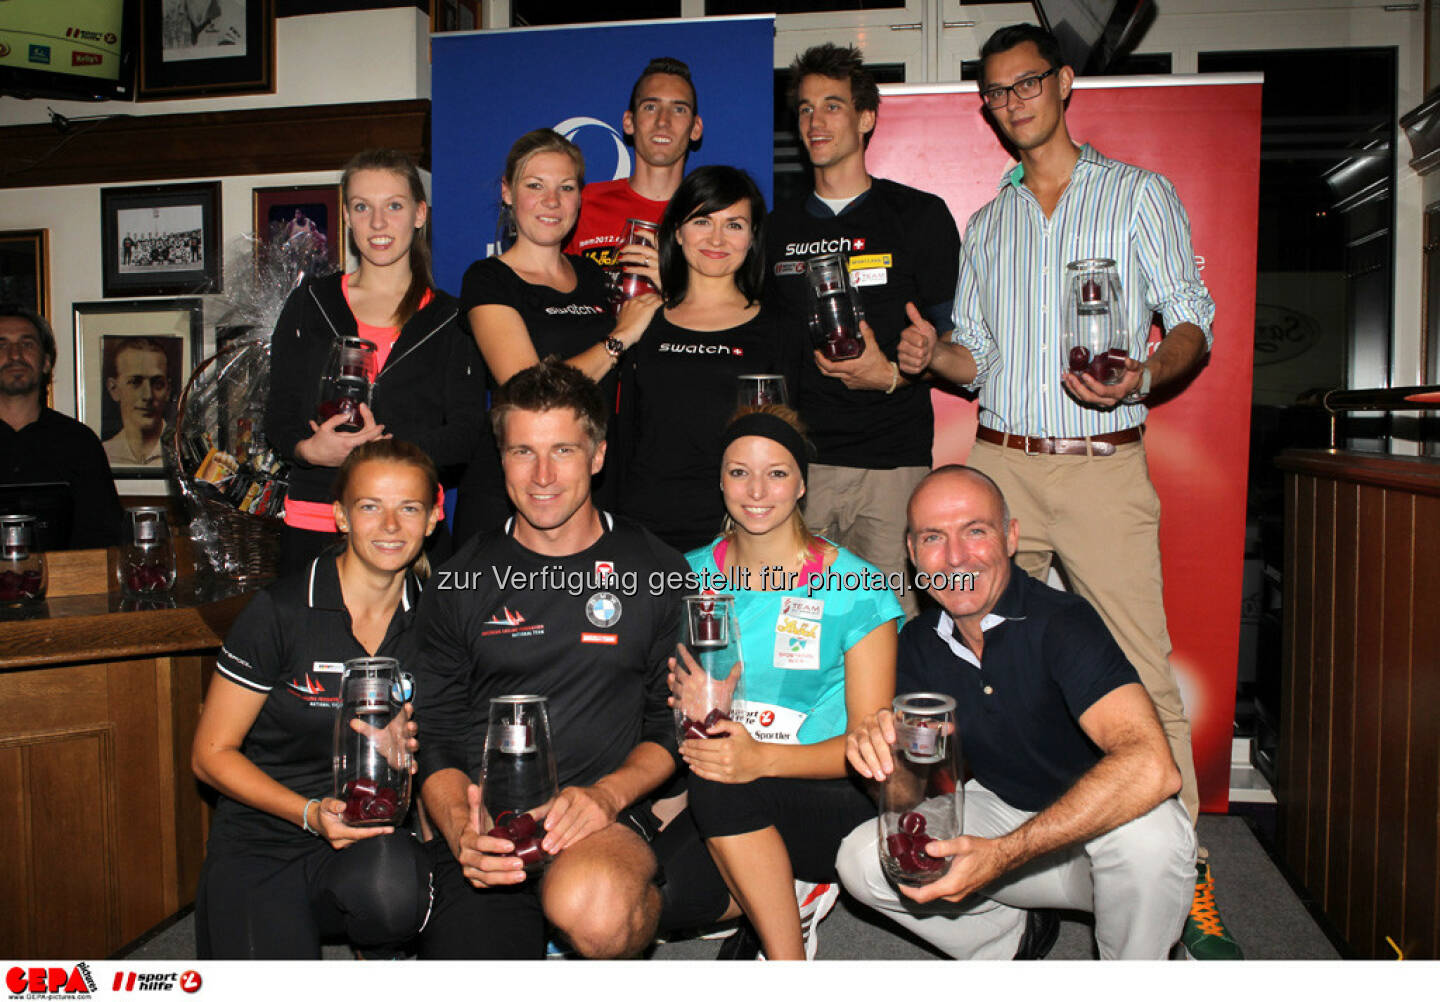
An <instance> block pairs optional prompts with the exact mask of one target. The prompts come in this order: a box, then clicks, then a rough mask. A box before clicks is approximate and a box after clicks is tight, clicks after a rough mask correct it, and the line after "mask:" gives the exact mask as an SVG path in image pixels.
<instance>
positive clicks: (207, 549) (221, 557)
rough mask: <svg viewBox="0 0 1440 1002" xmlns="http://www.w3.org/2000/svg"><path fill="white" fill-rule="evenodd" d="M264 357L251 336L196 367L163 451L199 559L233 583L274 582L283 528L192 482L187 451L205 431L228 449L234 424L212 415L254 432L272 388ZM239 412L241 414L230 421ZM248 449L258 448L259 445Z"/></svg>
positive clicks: (261, 344)
mask: <svg viewBox="0 0 1440 1002" xmlns="http://www.w3.org/2000/svg"><path fill="white" fill-rule="evenodd" d="M261 355H263V358H261V357H260V356H261ZM269 356H270V351H269V340H268V338H266V337H264V336H261V335H256V334H252V335H242V336H240V337H237V338H235V339H234V340H231V341H230V342H229V343H228V344H227V345H226V346H225V347H224V348H222V349H221V350H220V351H218V352H216V353H215V354H214V355H211V356H210V357H209V358H207V359H205V360H204V361H203V362H201V363H200V365H199V366H197V367H196V369H195V371H194V372H193V373H192V374H191V376H190V379H189V380H188V381H187V382H186V383H185V388H184V390H183V391H182V392H181V394H180V401H179V404H178V406H177V408H176V418H175V431H174V434H173V436H172V437H171V441H170V443H169V447H168V448H167V449H166V458H167V461H168V462H170V463H171V466H172V469H173V470H174V473H175V479H176V480H177V482H178V483H179V485H180V493H181V494H182V495H183V496H184V498H185V500H186V503H187V504H188V505H189V507H190V514H191V536H192V538H194V540H195V549H196V551H197V553H203V554H204V555H205V557H206V559H207V560H208V561H209V563H210V566H211V567H213V568H214V569H215V570H216V572H217V573H219V574H222V575H223V576H225V577H228V578H231V579H233V580H237V581H252V580H261V579H266V578H273V577H275V575H276V572H277V569H278V567H279V564H280V528H281V525H282V524H283V523H282V522H281V520H280V519H279V518H278V517H276V516H275V515H262V514H253V513H250V512H246V511H241V510H240V509H239V508H237V507H236V505H235V503H234V502H233V501H231V500H229V499H227V498H226V497H224V496H223V495H221V494H220V492H219V491H218V490H217V489H216V488H215V486H214V485H212V484H210V483H208V482H205V481H200V480H197V478H196V473H197V472H198V466H197V465H196V464H195V463H194V462H193V459H191V460H188V461H187V458H186V448H185V443H186V442H187V439H188V436H192V435H195V434H196V433H197V432H202V431H203V432H207V433H208V434H209V437H210V438H213V439H215V440H216V441H217V442H218V444H219V446H220V447H221V448H226V449H228V448H229V447H230V446H231V445H232V441H231V438H232V432H233V428H234V423H233V421H224V422H221V421H220V420H217V416H216V411H217V410H218V411H219V412H220V413H221V414H222V415H226V416H228V417H229V418H231V419H233V418H236V417H239V416H243V415H245V414H248V415H250V420H251V422H252V427H258V421H257V420H256V419H257V418H258V417H259V416H260V414H261V413H262V412H263V409H264V401H265V394H266V392H267V390H268V386H269ZM241 373H243V374H244V376H245V377H247V378H245V379H244V380H243V383H241V381H240V380H239V379H233V380H232V382H234V383H236V384H238V385H233V386H232V385H228V384H227V385H224V386H221V385H219V384H221V383H222V382H224V381H225V380H227V379H230V378H232V377H233V376H238V375H240V374H241ZM197 393H198V396H197ZM232 396H233V399H230V398H231V397H232ZM237 409H238V411H239V413H238V414H237V413H233V412H234V411H235V410H237ZM253 444H254V445H256V446H258V445H259V444H260V442H259V440H258V438H257V440H256V441H255V442H254V443H253ZM283 475H284V474H283V471H282V473H281V477H283ZM275 507H277V506H274V505H272V509H273V508H275Z"/></svg>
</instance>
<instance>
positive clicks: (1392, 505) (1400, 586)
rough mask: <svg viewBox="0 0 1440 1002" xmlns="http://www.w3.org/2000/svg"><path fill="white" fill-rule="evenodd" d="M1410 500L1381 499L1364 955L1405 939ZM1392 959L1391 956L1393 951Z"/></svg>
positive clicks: (1395, 495) (1402, 497) (1404, 497)
mask: <svg viewBox="0 0 1440 1002" xmlns="http://www.w3.org/2000/svg"><path fill="white" fill-rule="evenodd" d="M1414 507H1415V505H1414V498H1413V497H1411V496H1409V495H1406V494H1402V493H1399V492H1396V491H1390V492H1387V494H1386V496H1385V537H1384V548H1385V581H1386V588H1385V605H1384V614H1385V628H1384V631H1383V633H1382V638H1381V659H1380V677H1379V688H1380V777H1379V805H1380V817H1379V826H1378V828H1377V830H1376V840H1377V845H1378V846H1379V853H1378V855H1379V857H1380V861H1381V865H1380V866H1379V867H1378V869H1377V872H1376V881H1375V898H1376V901H1377V902H1383V903H1384V907H1383V908H1381V909H1380V910H1379V912H1378V914H1377V919H1378V921H1377V922H1376V925H1375V934H1374V936H1373V937H1372V938H1371V940H1370V941H1369V942H1361V943H1357V944H1356V946H1357V948H1359V949H1361V950H1362V951H1364V952H1365V954H1366V955H1367V956H1372V957H1383V956H1385V955H1386V953H1387V951H1389V945H1388V944H1387V943H1386V942H1385V937H1386V936H1389V937H1390V938H1392V939H1393V940H1394V941H1395V942H1397V943H1399V942H1400V941H1401V939H1402V938H1403V932H1404V930H1403V927H1402V921H1401V920H1402V915H1401V909H1400V907H1399V904H1400V902H1401V901H1402V900H1403V897H1404V893H1405V862H1404V861H1405V840H1406V836H1407V834H1408V832H1407V826H1406V804H1405V790H1406V785H1407V780H1406V770H1407V768H1408V766H1409V761H1408V759H1409V747H1410V727H1409V723H1410V709H1409V707H1410V632H1411V629H1412V628H1413V625H1414V621H1413V618H1412V608H1411V594H1412V592H1411V588H1410V587H1409V583H1410V581H1411V573H1410V572H1411V554H1412V552H1413V545H1414V518H1415V513H1414ZM1391 955H1392V956H1393V952H1392V953H1391Z"/></svg>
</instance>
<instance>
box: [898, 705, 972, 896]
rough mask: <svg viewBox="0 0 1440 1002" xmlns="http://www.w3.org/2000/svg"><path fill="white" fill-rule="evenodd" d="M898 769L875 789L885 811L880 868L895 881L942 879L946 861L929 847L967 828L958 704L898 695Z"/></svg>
mask: <svg viewBox="0 0 1440 1002" xmlns="http://www.w3.org/2000/svg"><path fill="white" fill-rule="evenodd" d="M892 705H893V708H894V711H895V744H894V745H893V746H892V747H891V749H890V757H891V759H892V760H893V761H894V763H895V770H894V772H892V773H891V774H890V775H889V776H888V777H887V778H886V779H885V781H884V782H883V783H881V784H879V785H878V787H877V790H876V800H877V805H878V807H879V808H880V812H879V813H880V817H879V825H880V865H881V866H882V867H883V868H884V870H885V873H886V874H887V875H888V876H889V877H890V879H891V880H894V881H895V882H896V883H900V884H909V885H910V886H912V887H918V886H920V885H922V884H928V883H931V882H933V881H936V880H939V879H940V878H941V877H943V876H944V875H945V872H946V871H947V870H949V868H950V859H949V858H947V857H940V856H931V855H930V854H929V853H927V852H926V851H925V846H926V845H928V844H929V843H930V842H932V841H934V840H936V839H953V838H955V837H957V836H959V835H960V834H961V833H962V831H963V830H964V829H963V828H962V827H961V826H962V823H963V821H964V806H965V788H964V786H963V784H962V783H961V781H960V780H961V774H960V770H959V748H958V746H959V742H958V740H957V736H956V734H955V700H954V699H952V698H950V697H949V696H945V695H942V694H940V693H934V692H911V693H905V694H903V695H900V696H896V697H895V702H894V703H893V704H892Z"/></svg>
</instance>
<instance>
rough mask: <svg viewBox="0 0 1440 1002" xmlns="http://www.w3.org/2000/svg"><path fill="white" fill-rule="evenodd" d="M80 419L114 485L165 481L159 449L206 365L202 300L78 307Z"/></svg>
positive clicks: (154, 301)
mask: <svg viewBox="0 0 1440 1002" xmlns="http://www.w3.org/2000/svg"><path fill="white" fill-rule="evenodd" d="M74 309H75V408H76V415H75V416H76V417H77V418H78V419H79V420H80V421H81V422H83V423H84V424H86V425H88V426H89V427H90V428H91V429H92V430H93V431H94V432H95V434H97V435H99V436H100V444H101V445H103V446H104V447H105V455H106V456H107V457H108V458H109V460H110V469H111V471H112V472H113V473H114V474H115V476H117V477H131V478H148V479H160V478H163V477H164V476H165V475H166V471H165V460H164V456H163V452H162V447H163V444H164V441H165V438H166V436H168V435H169V434H170V433H172V432H173V430H174V427H175V413H176V404H177V403H178V401H179V397H180V391H181V390H182V389H183V388H184V386H185V382H186V380H187V379H188V378H189V376H190V372H191V371H192V370H193V369H194V367H195V366H196V365H197V364H198V363H199V362H200V360H201V358H202V357H203V352H204V349H203V336H204V325H203V313H204V304H203V301H202V300H200V299H144V300H130V301H122V302H113V301H111V302H99V303H76V304H75V308H74Z"/></svg>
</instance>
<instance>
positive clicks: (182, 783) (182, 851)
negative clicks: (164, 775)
mask: <svg viewBox="0 0 1440 1002" xmlns="http://www.w3.org/2000/svg"><path fill="white" fill-rule="evenodd" d="M214 671H215V657H214V655H205V656H204V657H181V658H175V659H174V661H173V666H172V670H171V682H170V686H171V695H170V713H171V731H172V733H173V735H174V740H173V743H172V748H173V751H172V753H171V760H172V762H171V771H172V773H173V774H174V776H175V793H174V807H173V812H172V813H173V816H174V818H175V882H174V887H175V895H176V905H175V907H179V905H181V904H184V903H186V902H189V901H193V900H194V899H195V888H196V887H197V886H198V884H199V881H200V864H201V863H202V862H203V861H204V858H205V840H206V838H207V837H208V836H209V834H210V830H209V823H208V822H209V813H210V811H209V807H208V806H207V805H206V804H205V802H204V801H203V800H202V798H201V796H200V786H199V781H198V780H197V779H196V778H195V773H194V771H193V770H192V769H191V767H190V748H191V746H192V745H194V743H195V726H196V724H198V723H199V722H200V696H201V692H202V691H203V687H204V686H205V685H206V684H207V680H208V679H209V678H210V676H211V675H212V674H213V673H214ZM162 751H163V749H162ZM171 910H172V911H173V910H174V908H172V909H171Z"/></svg>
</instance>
